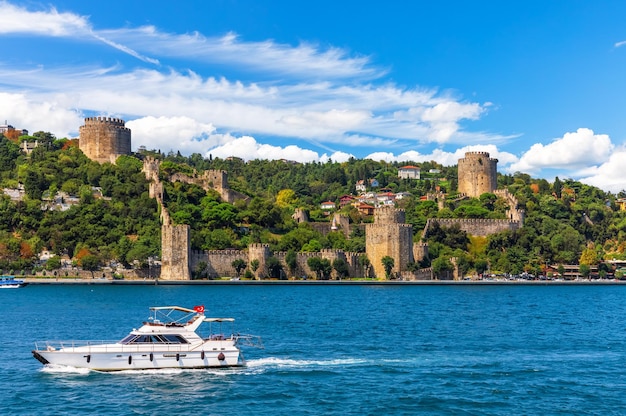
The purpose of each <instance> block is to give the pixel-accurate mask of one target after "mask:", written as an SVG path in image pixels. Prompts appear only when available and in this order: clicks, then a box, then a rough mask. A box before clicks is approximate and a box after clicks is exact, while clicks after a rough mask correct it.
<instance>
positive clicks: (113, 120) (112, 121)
mask: <svg viewBox="0 0 626 416" xmlns="http://www.w3.org/2000/svg"><path fill="white" fill-rule="evenodd" d="M97 123H107V124H109V125H113V126H120V127H124V125H125V124H126V122H125V121H124V120H122V119H121V118H114V117H87V118H85V125H91V124H97Z"/></svg>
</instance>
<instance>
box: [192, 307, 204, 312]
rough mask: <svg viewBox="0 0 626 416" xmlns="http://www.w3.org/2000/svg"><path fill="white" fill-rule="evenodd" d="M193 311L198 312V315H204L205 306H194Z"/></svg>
mask: <svg viewBox="0 0 626 416" xmlns="http://www.w3.org/2000/svg"><path fill="white" fill-rule="evenodd" d="M193 310H194V311H196V312H198V313H204V305H198V306H194V307H193Z"/></svg>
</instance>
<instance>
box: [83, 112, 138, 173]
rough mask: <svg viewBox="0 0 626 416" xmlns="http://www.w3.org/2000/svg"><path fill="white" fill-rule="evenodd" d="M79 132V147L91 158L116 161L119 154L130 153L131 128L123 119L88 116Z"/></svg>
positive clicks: (100, 160) (103, 161)
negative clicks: (126, 125)
mask: <svg viewBox="0 0 626 416" xmlns="http://www.w3.org/2000/svg"><path fill="white" fill-rule="evenodd" d="M79 132H80V138H79V148H80V150H82V151H83V153H84V154H85V155H86V156H87V157H88V158H89V159H91V160H94V161H96V162H98V163H105V162H111V163H115V160H116V159H117V158H118V156H121V155H128V154H130V129H129V128H127V127H125V122H124V120H122V119H119V118H111V117H88V118H86V119H85V125H84V126H80V128H79Z"/></svg>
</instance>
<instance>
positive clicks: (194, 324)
mask: <svg viewBox="0 0 626 416" xmlns="http://www.w3.org/2000/svg"><path fill="white" fill-rule="evenodd" d="M150 310H151V311H152V312H153V316H152V317H151V318H150V320H149V321H148V322H144V323H143V326H142V327H141V328H139V329H133V330H132V331H131V332H130V334H129V335H128V336H126V337H125V338H124V339H122V340H121V341H117V342H110V341H109V342H107V341H38V342H36V343H35V349H34V350H33V356H34V357H35V358H36V359H37V360H39V361H40V362H41V363H42V364H44V365H48V364H52V365H62V366H70V367H76V368H89V369H92V370H97V371H120V370H145V369H162V368H209V367H235V366H242V365H245V361H244V358H243V355H242V354H241V351H240V349H239V345H248V346H255V347H261V348H262V346H263V345H262V342H261V339H260V337H257V336H254V335H240V334H234V333H232V332H231V334H229V335H225V334H224V333H223V332H222V326H223V325H224V324H225V323H229V324H231V323H232V322H234V319H232V318H207V317H205V315H204V306H195V307H194V308H193V309H187V308H182V307H180V306H158V307H151V308H150ZM204 323H207V324H208V327H209V331H208V333H207V334H206V335H202V333H201V331H200V330H199V328H200V326H201V325H202V324H204ZM229 326H230V325H229Z"/></svg>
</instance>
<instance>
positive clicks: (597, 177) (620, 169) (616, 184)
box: [579, 149, 626, 193]
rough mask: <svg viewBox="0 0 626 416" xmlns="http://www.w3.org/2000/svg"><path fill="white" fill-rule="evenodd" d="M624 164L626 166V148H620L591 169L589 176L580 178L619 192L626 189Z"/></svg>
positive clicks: (588, 182) (584, 181)
mask: <svg viewBox="0 0 626 416" xmlns="http://www.w3.org/2000/svg"><path fill="white" fill-rule="evenodd" d="M624 166H626V149H620V150H618V151H615V152H614V153H612V154H611V155H610V156H609V158H608V160H606V161H605V162H604V163H602V164H601V165H600V166H598V167H594V168H592V169H590V172H588V173H587V175H589V176H585V177H582V178H580V179H579V180H580V181H581V182H583V183H586V184H589V185H593V186H597V187H598V188H600V189H604V190H606V191H610V192H613V193H618V192H620V191H622V190H626V176H625V175H624Z"/></svg>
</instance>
